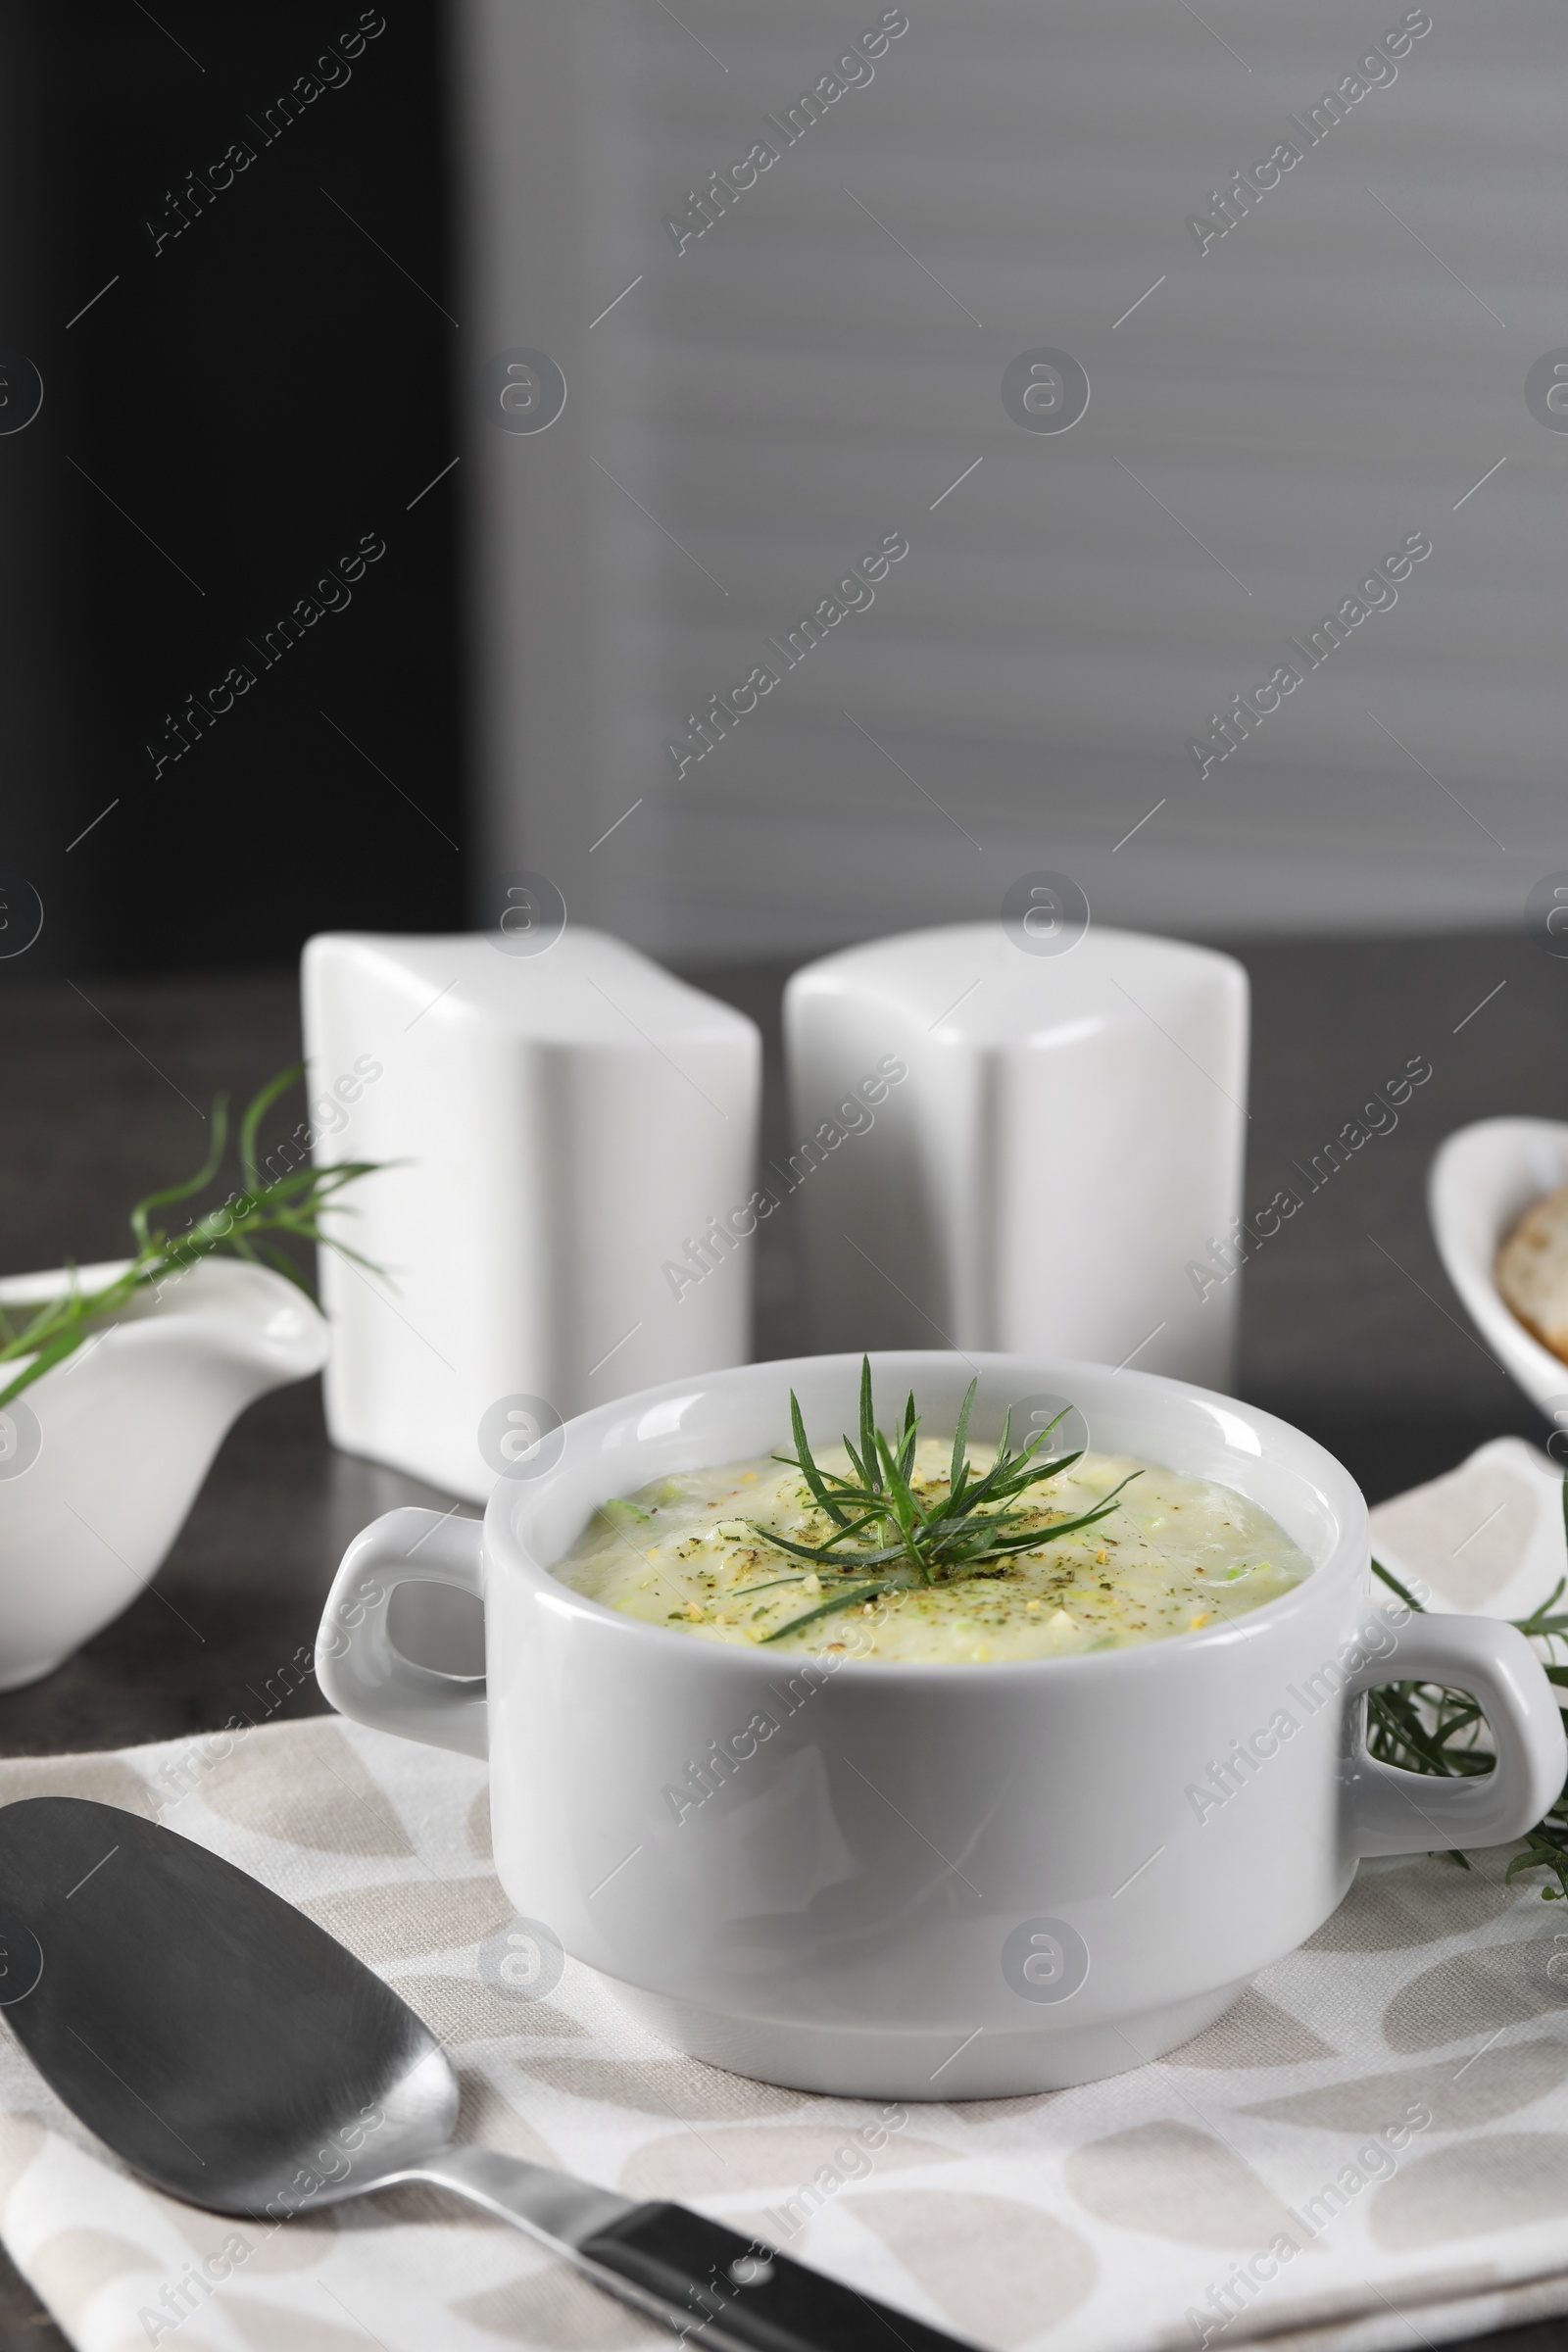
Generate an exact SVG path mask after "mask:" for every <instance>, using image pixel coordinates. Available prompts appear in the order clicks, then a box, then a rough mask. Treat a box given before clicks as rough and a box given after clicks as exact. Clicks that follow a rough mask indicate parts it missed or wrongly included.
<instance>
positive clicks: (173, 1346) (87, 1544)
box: [0, 1258, 327, 1691]
mask: <svg viewBox="0 0 1568 2352" xmlns="http://www.w3.org/2000/svg"><path fill="white" fill-rule="evenodd" d="M122 1271H123V1263H122V1262H116V1263H111V1264H105V1265H96V1266H82V1267H79V1268H78V1269H77V1280H78V1282H79V1283H80V1285H81V1287H82V1288H83V1289H84V1290H95V1289H97V1288H99V1287H100V1286H101V1285H102V1284H104V1283H106V1282H110V1281H112V1280H113V1279H114V1277H115V1276H116V1275H117V1274H119V1273H121V1272H122ZM69 1279H70V1278H69V1276H68V1275H67V1274H65V1273H64V1272H54V1273H47V1274H16V1275H11V1276H9V1277H7V1278H6V1279H5V1280H3V1281H0V1307H4V1308H5V1309H6V1310H7V1313H8V1314H9V1316H10V1319H11V1322H12V1324H13V1326H15V1325H17V1324H18V1323H19V1322H20V1321H21V1320H22V1319H23V1315H19V1313H18V1312H17V1310H18V1309H21V1310H23V1313H24V1314H25V1309H26V1308H27V1307H28V1306H29V1305H36V1304H38V1303H39V1302H40V1301H41V1300H43V1299H52V1298H55V1297H58V1296H59V1294H60V1293H61V1292H62V1291H64V1290H65V1289H66V1288H67V1286H68V1283H69ZM326 1350H327V1327H326V1324H325V1321H324V1320H323V1318H322V1317H321V1316H320V1314H319V1313H318V1311H317V1309H316V1308H315V1307H314V1306H313V1305H312V1304H311V1301H310V1300H309V1299H307V1298H306V1297H305V1295H304V1293H303V1292H301V1291H298V1290H296V1289H295V1288H294V1286H293V1284H292V1283H289V1282H285V1281H284V1279H283V1277H282V1276H281V1275H280V1274H274V1273H272V1272H270V1270H269V1269H268V1268H267V1267H265V1266H251V1265H246V1264H244V1263H242V1262H241V1261H240V1260H239V1259H236V1258H207V1259H204V1260H202V1261H201V1262H200V1263H198V1264H197V1265H194V1266H192V1267H191V1268H190V1270H189V1271H188V1272H187V1273H185V1274H183V1275H181V1276H179V1277H178V1278H177V1279H175V1280H173V1281H172V1282H170V1283H168V1284H166V1285H165V1286H164V1290H163V1295H162V1297H161V1298H158V1299H155V1298H154V1297H153V1295H152V1293H151V1292H150V1291H149V1292H148V1293H147V1294H145V1295H144V1296H143V1297H141V1298H138V1299H136V1300H135V1301H134V1303H133V1304H131V1305H129V1306H127V1307H126V1308H124V1309H123V1312H122V1313H121V1315H120V1316H119V1317H118V1318H117V1319H116V1321H115V1322H114V1323H113V1324H111V1325H110V1326H109V1327H108V1328H107V1329H106V1330H105V1331H104V1332H103V1334H102V1336H101V1337H100V1338H97V1339H92V1340H88V1341H87V1342H86V1343H85V1344H84V1345H83V1346H82V1347H81V1348H78V1349H77V1350H76V1352H75V1353H74V1354H73V1355H70V1356H68V1357H67V1358H66V1359H65V1361H64V1362H63V1363H59V1364H56V1365H54V1366H53V1367H52V1369H51V1370H49V1371H48V1372H46V1373H44V1374H43V1376H42V1378H41V1379H39V1380H36V1381H34V1382H33V1384H32V1385H31V1387H30V1388H26V1389H24V1391H23V1392H22V1395H21V1396H20V1397H17V1398H16V1399H15V1400H14V1401H13V1402H12V1403H11V1404H9V1405H0V1691H15V1690H18V1689H20V1688H21V1686H22V1685H23V1684H25V1683H35V1682H37V1681H38V1680H39V1678H40V1677H41V1676H43V1675H46V1674H49V1673H52V1672H53V1670H54V1668H55V1667H57V1666H59V1665H61V1664H63V1663H64V1661H65V1660H66V1659H67V1658H68V1657H69V1656H70V1655H71V1653H72V1651H73V1649H76V1648H78V1647H79V1646H80V1644H81V1643H82V1642H85V1641H87V1640H88V1639H89V1638H90V1636H92V1635H93V1634H95V1633H97V1632H98V1631H99V1629H100V1628H101V1627H102V1626H105V1625H107V1624H108V1623H109V1622H110V1620H111V1618H114V1617H118V1616H119V1615H120V1613H121V1611H122V1610H123V1609H126V1608H128V1607H129V1606H130V1603H131V1602H132V1601H133V1600H134V1599H135V1598H136V1596H137V1594H138V1593H140V1592H141V1590H142V1588H143V1586H144V1585H145V1584H146V1582H147V1580H148V1579H149V1578H150V1577H151V1576H153V1575H154V1574H155V1573H156V1571H157V1569H158V1568H159V1567H160V1566H161V1564H162V1562H163V1560H164V1558H165V1555H166V1554H167V1552H168V1550H169V1547H170V1545H171V1544H172V1543H173V1541H174V1538H175V1536H176V1535H177V1534H178V1533H179V1529H180V1525H181V1523H182V1522H183V1520H184V1518H185V1514H186V1513H187V1511H188V1510H189V1509H190V1506H191V1504H192V1503H193V1502H194V1501H195V1499H196V1495H197V1491H198V1489H199V1488H200V1486H201V1483H202V1480H203V1479H204V1478H205V1477H206V1475H207V1471H208V1467H209V1465H210V1464H211V1462H212V1459H213V1456H214V1454H215V1453H216V1452H217V1451H218V1447H219V1445H220V1443H221V1440H222V1437H223V1435H224V1432H225V1431H226V1430H227V1429H228V1427H229V1424H230V1423H231V1422H232V1421H233V1420H234V1419H235V1418H236V1416H237V1415H238V1414H239V1413H241V1412H242V1411H243V1410H244V1408H245V1406H246V1405H247V1404H249V1403H250V1402H251V1401H252V1399H253V1398H255V1397H260V1396H262V1395H264V1394H265V1393H266V1391H267V1390H269V1389H276V1388H281V1387H283V1386H284V1384H285V1383H286V1382H288V1381H291V1380H304V1379H305V1378H306V1377H307V1376H308V1375H309V1374H310V1373H312V1372H319V1370H320V1368H321V1365H322V1364H323V1363H324V1361H325V1359H326ZM22 1368H23V1365H22V1361H21V1360H19V1361H17V1362H14V1363H10V1364H0V1390H3V1389H4V1388H5V1387H7V1386H8V1385H9V1383H10V1381H11V1380H12V1379H13V1378H14V1377H15V1375H16V1373H17V1372H19V1371H20V1370H21V1369H22Z"/></svg>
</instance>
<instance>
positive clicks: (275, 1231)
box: [0, 1063, 383, 1406]
mask: <svg viewBox="0 0 1568 2352" xmlns="http://www.w3.org/2000/svg"><path fill="white" fill-rule="evenodd" d="M303 1074H304V1065H303V1063H297V1064H295V1066H294V1067H293V1068H291V1069H287V1070H280V1071H279V1072H278V1073H277V1075H276V1077H275V1078H271V1079H270V1080H269V1081H268V1083H267V1085H266V1086H264V1087H263V1088H262V1090H261V1092H260V1094H258V1095H257V1096H256V1097H255V1099H254V1101H253V1102H252V1103H250V1104H249V1105H248V1107H247V1109H246V1111H245V1115H244V1118H243V1120H242V1121H241V1124H240V1133H239V1157H240V1174H241V1179H242V1182H241V1186H240V1189H238V1190H237V1191H235V1192H231V1193H230V1194H229V1196H228V1199H227V1200H226V1201H221V1202H220V1203H219V1204H218V1205H217V1207H215V1208H210V1209H208V1210H207V1211H206V1212H205V1213H204V1214H203V1215H201V1216H200V1217H197V1218H194V1219H193V1220H192V1221H191V1222H190V1223H189V1224H188V1225H186V1226H185V1227H184V1229H183V1230H182V1231H180V1232H177V1233H171V1232H169V1231H168V1230H167V1228H165V1227H164V1226H162V1225H155V1224H154V1223H153V1222H152V1213H153V1211H154V1210H155V1209H160V1208H167V1207H171V1206H172V1205H173V1204H174V1203H175V1202H177V1201H190V1200H194V1199H195V1198H196V1196H197V1195H198V1194H200V1193H203V1192H205V1191H206V1190H207V1189H208V1187H209V1186H210V1185H212V1184H213V1183H214V1182H215V1181H216V1179H217V1177H218V1174H219V1171H220V1169H221V1167H222V1164H223V1154H224V1152H225V1150H226V1147H227V1143H228V1104H227V1102H226V1100H225V1098H224V1097H223V1096H221V1095H220V1096H219V1098H218V1101H217V1102H216V1103H214V1105H213V1134H212V1144H211V1146H210V1148H209V1150H208V1153H207V1156H206V1158H205V1159H204V1160H203V1162H202V1165H201V1166H200V1167H199V1168H198V1169H197V1171H196V1173H195V1175H194V1176H190V1177H187V1178H186V1179H185V1180H184V1181H183V1182H182V1183H179V1184H172V1185H167V1186H165V1188H164V1189H163V1190H162V1191H161V1192H156V1193H149V1194H148V1195H147V1196H146V1198H145V1199H144V1200H141V1201H137V1203H136V1205H135V1207H134V1208H133V1209H132V1210H131V1212H130V1230H131V1234H132V1236H133V1238H134V1240H135V1244H136V1254H135V1256H134V1257H133V1258H131V1260H130V1262H129V1263H128V1265H126V1266H125V1267H124V1268H123V1271H122V1272H121V1273H119V1274H117V1275H116V1276H115V1277H114V1279H113V1280H112V1281H110V1282H106V1283H103V1284H101V1285H100V1287H99V1288H98V1289H97V1290H93V1291H84V1290H83V1289H82V1288H81V1287H80V1284H79V1282H78V1280H77V1276H76V1272H75V1269H74V1267H72V1268H70V1269H69V1270H68V1274H67V1286H66V1288H65V1289H64V1290H63V1291H62V1292H61V1293H60V1294H59V1295H58V1296H57V1297H55V1298H53V1299H43V1300H41V1301H39V1302H38V1304H37V1306H36V1308H35V1310H34V1311H32V1312H31V1313H30V1314H29V1315H28V1317H27V1319H26V1320H25V1321H22V1320H21V1317H20V1316H19V1317H18V1318H17V1320H18V1322H20V1325H21V1327H20V1329H18V1328H15V1327H14V1325H13V1321H12V1319H11V1317H9V1316H7V1315H5V1314H4V1313H3V1312H0V1366H3V1365H5V1364H7V1363H16V1362H18V1361H19V1360H21V1362H22V1368H21V1370H20V1371H18V1372H17V1373H16V1375H15V1377H14V1378H13V1379H12V1380H11V1381H10V1383H9V1385H8V1386H6V1387H5V1388H3V1389H0V1406H3V1405H7V1404H9V1403H10V1402H11V1400H12V1398H13V1397H20V1396H21V1395H22V1393H23V1391H24V1389H27V1388H30V1387H31V1385H32V1383H33V1382H34V1381H35V1380H41V1379H42V1378H43V1375H44V1374H45V1373H46V1372H50V1371H52V1370H53V1369H54V1367H55V1365H56V1364H59V1363H63V1362H64V1361H65V1359H66V1357H67V1356H69V1355H72V1354H73V1353H74V1352H75V1350H76V1349H77V1348H79V1347H81V1346H82V1344H83V1342H84V1341H86V1340H87V1339H88V1338H90V1337H91V1335H92V1334H93V1333H94V1332H95V1331H98V1330H101V1329H102V1328H103V1327H104V1325H105V1324H106V1323H109V1322H112V1321H113V1319H114V1318H115V1316H116V1315H117V1314H119V1313H120V1311H121V1310H122V1309H123V1307H125V1306H127V1305H128V1304H129V1303H130V1301H131V1300H132V1299H135V1298H136V1297H137V1295H138V1294H139V1293H141V1292H144V1291H153V1292H157V1291H158V1290H159V1289H160V1288H161V1287H162V1286H163V1285H164V1284H166V1283H172V1282H176V1281H178V1279H179V1278H180V1276H181V1275H183V1274H185V1273H188V1272H189V1270H190V1268H191V1267H192V1266H193V1265H195V1264H197V1263H198V1262H199V1261H200V1260H201V1259H203V1258H205V1257H212V1256H216V1255H220V1254H224V1253H227V1254H232V1255H234V1256H236V1257H241V1258H246V1259H249V1260H250V1262H251V1263H252V1264H261V1263H263V1262H265V1263H267V1264H269V1265H270V1266H272V1267H274V1268H275V1270H276V1271H277V1272H278V1273H280V1274H284V1275H286V1276H287V1277H288V1279H289V1281H290V1282H292V1283H293V1284H295V1286H296V1287H297V1288H298V1289H300V1290H302V1291H304V1292H305V1295H306V1297H307V1298H309V1297H311V1295H312V1294H311V1292H310V1289H309V1286H308V1285H307V1284H306V1282H305V1281H304V1279H303V1277H302V1276H301V1274H300V1272H299V1270H298V1268H297V1267H296V1266H295V1265H294V1264H293V1263H292V1262H291V1260H290V1258H289V1257H288V1255H287V1252H286V1251H285V1250H282V1249H280V1248H279V1247H278V1241H279V1239H281V1238H283V1237H287V1238H288V1239H289V1240H292V1241H296V1242H312V1243H316V1244H318V1245H319V1246H321V1247H324V1248H328V1249H333V1250H337V1251H338V1253H339V1255H340V1256H343V1257H346V1258H349V1259H352V1260H353V1262H354V1263H355V1264H356V1265H360V1266H364V1267H366V1269H367V1270H368V1272H370V1273H378V1272H379V1271H380V1269H379V1267H375V1266H372V1265H371V1264H370V1261H369V1260H368V1258H365V1257H361V1256H360V1255H359V1253H358V1252H357V1251H356V1250H350V1249H349V1248H348V1247H347V1246H346V1245H345V1244H344V1243H343V1242H341V1241H339V1240H338V1239H337V1237H336V1236H335V1235H333V1234H330V1233H326V1232H323V1230H322V1228H321V1223H320V1219H321V1217H322V1216H323V1215H324V1214H326V1213H327V1212H329V1211H330V1212H339V1213H341V1211H342V1207H343V1204H342V1203H341V1202H340V1201H339V1200H338V1195H339V1194H340V1193H341V1192H342V1191H343V1189H344V1187H345V1186H347V1185H350V1184H354V1183H357V1182H358V1181H359V1179H360V1178H361V1177H362V1176H369V1175H372V1174H373V1173H374V1172H375V1170H376V1168H377V1167H378V1166H380V1165H381V1164H383V1163H381V1162H379V1161H376V1160H370V1159H346V1160H339V1161H337V1162H336V1164H335V1165H333V1166H331V1167H324V1168H310V1167H305V1168H295V1169H293V1170H292V1171H291V1172H290V1173H289V1174H287V1175H285V1176H279V1177H275V1178H270V1179H267V1180H265V1181H264V1180H263V1177H262V1173H261V1170H260V1168H259V1166H258V1164H257V1159H256V1145H257V1134H258V1130H259V1128H260V1125H261V1121H262V1119H263V1118H264V1117H265V1116H266V1114H267V1112H268V1111H269V1110H270V1108H271V1106H272V1104H273V1103H275V1102H276V1101H277V1100H278V1098H279V1096H280V1095H283V1094H285V1093H286V1092H287V1091H288V1089H289V1088H290V1087H291V1086H292V1085H293V1084H294V1082H295V1081H296V1079H298V1078H300V1077H301V1076H303ZM348 1213H350V1214H352V1211H349V1212H348ZM22 1359H25V1360H22Z"/></svg>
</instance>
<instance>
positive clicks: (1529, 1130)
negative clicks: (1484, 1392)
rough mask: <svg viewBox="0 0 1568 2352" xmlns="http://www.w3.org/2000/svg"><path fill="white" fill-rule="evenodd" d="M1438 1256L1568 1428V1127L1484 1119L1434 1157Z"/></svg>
mask: <svg viewBox="0 0 1568 2352" xmlns="http://www.w3.org/2000/svg"><path fill="white" fill-rule="evenodd" d="M1427 1205H1428V1210H1429V1213H1430V1215H1431V1218H1432V1230H1433V1234H1434V1237H1435V1239H1436V1241H1437V1245H1438V1250H1439V1254H1440V1255H1441V1257H1442V1259H1443V1263H1444V1268H1445V1270H1446V1273H1447V1276H1448V1280H1449V1281H1450V1282H1451V1283H1452V1284H1453V1287H1454V1289H1455V1290H1456V1291H1457V1292H1458V1294H1459V1297H1460V1299H1462V1300H1463V1301H1464V1305H1465V1308H1466V1310H1467V1312H1468V1313H1469V1315H1470V1318H1471V1320H1472V1322H1473V1323H1474V1324H1475V1326H1476V1329H1477V1330H1478V1332H1479V1333H1480V1334H1481V1337H1482V1339H1483V1340H1484V1341H1485V1343H1486V1345H1487V1348H1488V1349H1489V1350H1490V1352H1491V1353H1492V1354H1493V1355H1494V1356H1495V1358H1496V1360H1497V1362H1498V1363H1500V1364H1501V1365H1502V1366H1503V1368H1504V1370H1505V1371H1507V1372H1509V1373H1510V1374H1511V1375H1512V1377H1513V1378H1514V1379H1515V1380H1516V1381H1517V1382H1518V1384H1519V1386H1520V1387H1521V1388H1522V1389H1523V1390H1524V1392H1525V1395H1526V1396H1527V1397H1529V1398H1530V1400H1531V1402H1532V1403H1533V1404H1535V1405H1537V1406H1538V1407H1539V1408H1540V1410H1541V1411H1542V1412H1544V1414H1545V1416H1546V1418H1547V1420H1548V1421H1552V1422H1554V1423H1555V1425H1556V1427H1557V1428H1558V1429H1561V1430H1564V1431H1565V1432H1568V1125H1565V1124H1564V1123H1563V1121H1561V1120H1560V1119H1480V1120H1478V1121H1477V1122H1476V1123H1475V1125H1473V1126H1470V1127H1461V1128H1460V1129H1459V1130H1458V1131H1457V1133H1456V1134H1453V1135H1450V1136H1449V1137H1448V1139H1447V1141H1446V1143H1445V1144H1444V1145H1443V1147H1442V1149H1441V1150H1440V1151H1439V1152H1438V1154H1437V1157H1436V1158H1435V1159H1434V1160H1433V1163H1432V1170H1431V1174H1430V1175H1429V1177H1428V1179H1427Z"/></svg>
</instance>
